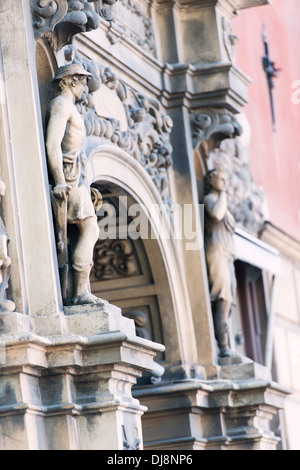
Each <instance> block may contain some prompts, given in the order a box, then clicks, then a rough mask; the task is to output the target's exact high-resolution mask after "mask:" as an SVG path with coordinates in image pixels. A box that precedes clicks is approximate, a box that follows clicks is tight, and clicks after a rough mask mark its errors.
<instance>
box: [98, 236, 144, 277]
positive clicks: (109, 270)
mask: <svg viewBox="0 0 300 470" xmlns="http://www.w3.org/2000/svg"><path fill="white" fill-rule="evenodd" d="M92 274H93V276H94V277H95V278H96V279H97V280H99V281H104V280H108V279H116V278H119V277H123V276H135V275H137V274H140V268H139V263H138V260H137V259H136V257H135V254H134V249H133V244H132V240H130V239H127V240H109V239H108V240H98V241H97V243H96V246H95V250H94V266H93V269H92Z"/></svg>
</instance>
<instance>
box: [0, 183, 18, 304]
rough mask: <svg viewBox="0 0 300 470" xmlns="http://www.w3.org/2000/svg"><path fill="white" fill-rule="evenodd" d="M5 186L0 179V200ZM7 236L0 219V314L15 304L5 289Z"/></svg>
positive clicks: (9, 262) (7, 277)
mask: <svg viewBox="0 0 300 470" xmlns="http://www.w3.org/2000/svg"><path fill="white" fill-rule="evenodd" d="M5 190H6V188H5V184H4V182H3V181H2V179H1V178H0V198H1V197H3V196H4V195H5ZM8 243H9V236H8V233H7V231H6V228H5V225H4V223H3V220H2V218H1V217H0V312H13V311H14V310H15V304H14V302H13V301H12V300H8V299H7V294H6V291H7V288H8V283H9V279H10V266H11V259H10V257H9V256H8V252H7V247H8Z"/></svg>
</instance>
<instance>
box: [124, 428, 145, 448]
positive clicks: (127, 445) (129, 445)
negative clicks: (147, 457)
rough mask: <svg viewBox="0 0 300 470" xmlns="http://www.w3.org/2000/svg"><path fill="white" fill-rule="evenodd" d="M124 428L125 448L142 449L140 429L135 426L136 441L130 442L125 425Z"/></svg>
mask: <svg viewBox="0 0 300 470" xmlns="http://www.w3.org/2000/svg"><path fill="white" fill-rule="evenodd" d="M122 430H123V450H140V446H141V439H139V438H138V431H137V429H136V428H135V437H134V442H132V443H130V442H129V439H128V437H127V433H126V429H125V426H124V425H123V426H122Z"/></svg>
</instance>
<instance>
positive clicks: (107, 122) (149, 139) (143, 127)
mask: <svg viewBox="0 0 300 470" xmlns="http://www.w3.org/2000/svg"><path fill="white" fill-rule="evenodd" d="M66 58H67V59H68V60H69V61H73V62H74V63H80V64H81V65H82V66H83V67H84V68H85V69H86V70H88V71H89V72H90V73H91V74H92V77H91V79H90V80H89V82H88V93H87V94H86V96H85V100H84V102H81V103H80V104H79V105H78V109H79V112H80V114H81V115H82V117H83V119H84V123H85V126H86V133H87V136H88V137H89V136H94V137H98V138H99V141H103V140H106V141H110V142H111V143H113V144H115V145H118V146H119V147H120V148H122V149H124V150H125V151H126V152H128V153H129V154H131V155H132V156H133V157H134V158H135V159H136V160H137V161H139V162H140V164H141V165H142V166H143V167H144V168H145V170H146V171H147V173H148V174H149V175H150V177H151V178H152V181H153V183H154V184H155V186H156V187H157V189H158V191H159V193H160V195H161V198H162V200H163V202H164V203H165V204H167V205H170V204H171V198H170V193H169V179H168V169H169V168H170V166H171V165H172V150H173V149H172V146H171V144H170V141H169V137H170V133H171V131H172V128H173V122H172V119H171V118H170V117H169V116H168V115H166V114H165V113H164V112H163V111H162V108H161V105H160V103H159V102H158V101H157V100H155V99H153V98H147V97H146V96H145V95H144V94H142V93H139V92H137V91H136V90H134V89H132V88H131V87H129V86H128V85H126V84H125V83H124V82H123V81H122V80H120V79H119V78H118V77H117V76H116V74H115V73H114V72H113V71H112V70H111V69H110V68H108V67H103V66H101V65H100V64H98V63H97V62H95V61H93V60H90V59H86V58H83V57H81V56H79V55H78V54H76V50H75V49H74V48H73V47H72V48H70V49H69V50H68V51H66ZM101 87H102V88H103V87H105V88H107V89H108V90H110V93H113V96H114V97H115V98H116V99H117V100H118V102H119V104H120V106H121V109H122V114H123V115H124V120H125V122H123V123H121V121H120V119H118V118H116V117H103V115H102V116H101V112H103V110H102V108H101V104H100V105H99V104H98V98H97V97H98V92H99V90H100V88H101ZM100 139H101V140H100Z"/></svg>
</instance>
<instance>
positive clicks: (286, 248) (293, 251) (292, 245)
mask: <svg viewBox="0 0 300 470" xmlns="http://www.w3.org/2000/svg"><path fill="white" fill-rule="evenodd" d="M260 239H261V240H262V241H264V242H266V243H268V244H269V245H271V246H273V247H274V248H276V249H277V250H278V251H279V252H280V253H282V254H283V255H285V256H287V257H289V258H291V259H292V260H294V261H295V262H297V263H300V241H299V240H297V239H295V238H294V237H292V236H291V235H289V234H288V233H286V232H284V231H283V230H281V229H280V228H279V227H276V226H275V225H273V224H272V223H271V222H266V223H265V225H264V227H263V230H262V231H261V234H260Z"/></svg>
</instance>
